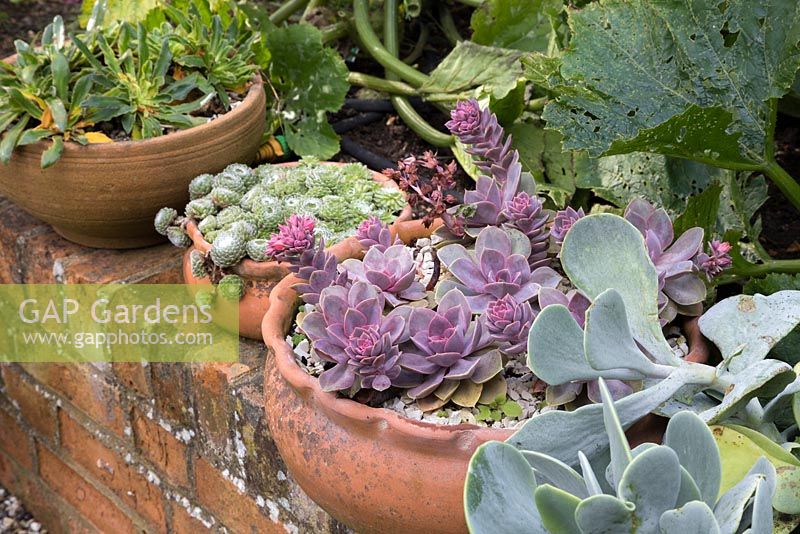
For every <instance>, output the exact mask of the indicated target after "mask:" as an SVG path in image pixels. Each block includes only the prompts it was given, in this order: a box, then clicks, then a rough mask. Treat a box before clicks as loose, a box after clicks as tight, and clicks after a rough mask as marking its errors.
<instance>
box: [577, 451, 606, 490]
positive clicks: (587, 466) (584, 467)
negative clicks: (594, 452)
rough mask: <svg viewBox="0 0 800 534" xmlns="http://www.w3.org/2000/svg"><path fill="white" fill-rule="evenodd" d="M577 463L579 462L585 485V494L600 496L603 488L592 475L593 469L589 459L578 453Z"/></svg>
mask: <svg viewBox="0 0 800 534" xmlns="http://www.w3.org/2000/svg"><path fill="white" fill-rule="evenodd" d="M578 461H579V462H580V466H581V473H582V474H583V480H584V482H585V483H586V492H587V494H589V495H602V494H603V488H602V486H600V482H599V481H598V480H597V476H596V475H595V474H594V468H593V467H592V464H591V463H589V459H588V458H587V457H586V455H585V454H583V452H581V451H578Z"/></svg>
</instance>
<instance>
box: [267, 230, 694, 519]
mask: <svg viewBox="0 0 800 534" xmlns="http://www.w3.org/2000/svg"><path fill="white" fill-rule="evenodd" d="M396 230H397V232H398V234H399V235H400V237H401V239H403V240H404V241H408V240H409V239H411V238H414V237H420V236H424V235H427V234H428V233H429V232H430V231H427V232H425V231H423V230H424V229H423V228H422V226H421V223H420V222H419V221H411V222H409V223H401V224H398V225H396ZM337 252H338V251H337ZM337 256H338V254H337ZM294 283H297V279H296V278H294V277H293V276H289V277H287V278H284V279H283V280H282V281H281V282H280V283H279V284H278V285H277V286H276V287H275V288H274V289H273V291H272V296H271V304H270V308H269V310H268V312H267V314H266V315H265V317H264V321H263V335H264V342H265V343H266V344H267V347H268V349H269V350H268V355H267V361H266V365H265V367H266V369H265V374H266V379H265V383H264V391H265V397H266V400H265V406H266V414H267V423H268V425H269V429H270V433H271V436H272V438H273V439H274V440H275V443H276V444H277V446H278V450H279V452H280V454H281V457H282V458H283V460H284V461H285V462H286V465H287V466H288V468H289V471H290V472H291V474H292V476H293V477H294V478H295V480H296V481H297V482H298V483H299V484H300V486H301V487H302V488H303V490H305V492H306V493H308V495H309V496H310V497H311V498H312V499H313V500H314V501H316V502H317V503H318V504H319V505H320V506H321V507H322V508H324V509H325V510H326V511H327V512H329V513H330V514H331V515H332V516H333V517H335V518H336V519H337V520H339V521H341V522H343V523H345V524H347V525H349V526H351V527H352V528H354V529H355V530H356V531H357V532H359V533H371V532H376V533H377V532H380V533H395V532H396V533H409V532H437V533H439V532H441V533H462V532H466V531H467V526H466V522H465V519H464V505H463V501H462V499H463V493H464V480H465V478H466V473H467V466H468V465H469V461H470V458H471V457H472V454H473V452H474V451H475V449H476V448H477V447H478V446H479V445H480V444H482V443H484V442H486V441H491V440H499V441H502V440H506V439H508V438H509V437H510V436H511V435H512V434H513V430H509V429H492V428H485V427H478V426H476V425H466V424H464V425H455V426H441V425H434V424H429V423H424V422H420V421H414V420H411V419H407V418H405V417H402V416H401V415H400V414H398V413H396V412H394V411H391V410H387V409H383V408H371V407H368V406H366V405H363V404H360V403H357V402H355V401H351V400H349V399H345V398H341V397H338V396H337V395H336V394H334V393H326V392H324V391H322V389H321V388H320V386H319V382H318V380H317V379H316V378H314V377H312V376H310V375H309V374H307V373H306V371H305V370H303V369H301V368H300V367H299V366H298V365H297V364H296V362H295V357H294V353H293V351H292V349H291V347H290V346H289V345H288V344H287V343H286V341H285V337H286V335H287V333H288V332H289V331H290V329H291V328H292V325H293V322H294V317H295V312H296V309H297V306H298V305H299V301H298V299H297V296H296V294H295V292H294V291H292V289H291V286H292V285H293V284H294ZM690 341H694V340H693V339H692V338H691V337H690ZM701 344H702V343H701ZM700 350H702V349H700ZM662 433H663V430H662ZM659 438H660V436H659Z"/></svg>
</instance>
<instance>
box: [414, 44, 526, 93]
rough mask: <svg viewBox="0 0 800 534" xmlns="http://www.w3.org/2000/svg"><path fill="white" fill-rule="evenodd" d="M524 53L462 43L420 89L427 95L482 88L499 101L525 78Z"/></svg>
mask: <svg viewBox="0 0 800 534" xmlns="http://www.w3.org/2000/svg"><path fill="white" fill-rule="evenodd" d="M521 56H522V53H521V52H518V51H515V50H508V49H504V48H495V47H491V46H481V45H478V44H475V43H471V42H469V41H460V42H459V43H458V44H456V47H455V48H454V49H453V51H452V52H450V53H449V54H448V55H447V57H446V58H444V60H442V62H441V63H439V65H438V66H437V67H436V69H434V71H433V72H431V74H430V79H429V80H428V81H427V82H425V84H424V85H423V86H422V87H421V88H420V90H421V91H423V92H427V93H461V92H465V91H471V90H474V89H477V88H481V91H482V92H483V93H484V94H488V95H491V96H492V97H493V98H495V99H500V98H503V97H505V96H506V95H508V94H509V93H510V92H511V91H513V90H514V89H515V88H516V87H517V83H518V82H519V81H520V80H521V79H522V64H521V63H520V62H519V59H520V57H521Z"/></svg>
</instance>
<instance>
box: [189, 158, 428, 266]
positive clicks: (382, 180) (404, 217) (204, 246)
mask: <svg viewBox="0 0 800 534" xmlns="http://www.w3.org/2000/svg"><path fill="white" fill-rule="evenodd" d="M319 163H320V164H321V165H333V166H337V167H341V166H344V165H348V163H344V162H340V161H321V162H319ZM298 165H300V162H298V161H289V162H286V163H278V164H277V166H279V167H297V166H298ZM369 171H370V173H372V179H373V180H375V181H376V182H378V183H379V184H381V185H382V186H384V187H388V188H390V189H396V190H398V191H400V187H399V186H398V185H397V184H396V183H395V181H394V180H392V179H391V178H389V177H388V176H385V175H383V174H381V173H379V172H376V171H373V170H372V169H369ZM402 193H403V196H404V197H405V198H406V205H405V207H404V208H403V209H402V211H400V214H399V215H398V216H397V218H396V219H395V224H396V223H399V222H405V221H409V220H411V217H412V216H413V212H412V208H411V206H410V205H409V204H408V202H407V201H408V195H407V194H406V193H405V192H404V191H403V192H402ZM186 233H187V234H188V235H189V238H190V239H191V240H192V243H193V244H194V247H195V248H196V249H197V250H199V251H200V252H203V253H207V252H208V251H209V250H211V243H209V242H208V241H206V240H205V239H204V238H203V234H202V233H200V230H199V229H198V228H197V223H195V222H194V221H193V220H189V221H188V222H187V223H186ZM352 241H355V242H356V245H357V244H358V243H357V241H356V239H355V237H353V236H351V237H348V238H347V239H345V240H344V241H342V242H340V243H337V244H336V245H333V246H332V247H330V248H331V249H334V250H336V249H337V247H338V246H339V245H341V244H342V243H348V242H350V243H348V244H347V245H346V246H344V248H346V249H350V248H351V247H352V246H353V243H352ZM232 270H233V272H235V273H236V274H238V275H240V276H246V277H248V278H255V279H261V278H275V276H276V275H281V276H286V275H288V274H289V272H290V271H289V269H288V268H287V267H286V266H285V265H284V264H281V263H280V262H278V261H254V260H251V259H250V258H245V259H243V260H241V261H240V262H239V263H237V264H236V265H234V266H233V267H232Z"/></svg>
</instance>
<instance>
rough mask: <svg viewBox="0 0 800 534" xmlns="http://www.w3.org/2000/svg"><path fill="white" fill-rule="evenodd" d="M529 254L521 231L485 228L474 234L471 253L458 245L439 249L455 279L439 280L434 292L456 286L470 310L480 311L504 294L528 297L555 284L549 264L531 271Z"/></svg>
mask: <svg viewBox="0 0 800 534" xmlns="http://www.w3.org/2000/svg"><path fill="white" fill-rule="evenodd" d="M530 254H531V243H530V240H529V239H528V238H527V237H526V236H525V235H524V234H522V233H521V232H519V231H517V230H511V229H505V230H504V229H501V228H496V227H493V226H489V227H486V228H484V229H483V230H482V231H481V233H480V234H479V235H478V239H477V241H476V243H475V250H474V252H473V251H468V250H467V249H466V248H465V247H464V246H463V245H461V244H452V245H447V246H444V247H442V248H441V249H440V250H439V252H438V256H439V259H440V260H441V262H442V264H443V265H444V266H445V267H446V268H447V270H448V271H449V272H450V273H451V274H452V275H453V277H454V278H455V280H450V279H444V280H442V281H441V282H439V284H438V286H437V288H436V294H437V296H442V295H445V294H446V293H448V292H449V291H450V290H451V289H453V288H455V289H458V290H459V291H460V292H461V293H463V294H464V295H465V296H466V298H467V302H468V303H469V305H470V308H471V309H472V312H473V313H483V312H484V311H485V310H486V307H487V306H488V305H489V303H490V302H491V301H492V300H495V299H499V298H502V297H504V296H505V295H511V296H513V297H514V298H515V299H516V300H517V302H525V301H528V300H531V299H532V298H534V297H536V295H537V293H538V292H539V289H540V288H541V287H543V286H544V287H556V286H557V285H558V283H559V282H560V281H561V276H560V275H559V274H558V273H557V272H555V271H554V270H553V269H551V268H549V267H539V268H537V269H535V270H534V271H533V272H531V268H530V266H529V265H528V257H529V256H530Z"/></svg>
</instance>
